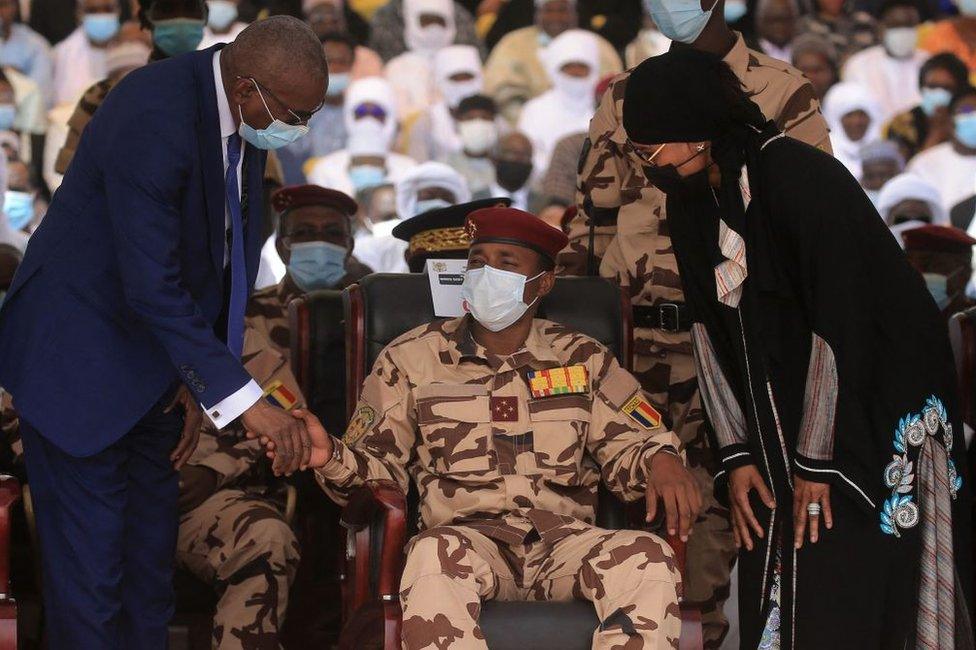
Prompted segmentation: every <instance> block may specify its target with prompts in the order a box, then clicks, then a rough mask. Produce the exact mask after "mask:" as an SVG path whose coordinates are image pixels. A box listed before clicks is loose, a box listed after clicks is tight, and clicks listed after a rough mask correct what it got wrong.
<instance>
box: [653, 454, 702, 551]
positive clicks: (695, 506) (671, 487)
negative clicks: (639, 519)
mask: <svg viewBox="0 0 976 650" xmlns="http://www.w3.org/2000/svg"><path fill="white" fill-rule="evenodd" d="M646 497H647V498H646V501H647V522H648V523H650V522H651V521H653V520H654V517H655V516H656V515H657V500H658V499H659V498H660V499H661V500H662V501H663V502H664V513H665V525H666V527H667V529H668V534H669V535H674V534H676V533H679V534H680V535H681V540H682V541H684V542H686V541H688V533H689V532H691V527H692V525H693V524H694V523H695V519H697V518H698V511H699V510H701V505H702V502H701V493H700V492H699V491H698V484H697V483H696V482H695V479H694V477H693V476H692V475H691V472H689V471H688V469H687V468H686V467H685V466H684V463H682V462H681V459H680V458H678V457H677V456H675V455H674V454H671V453H668V452H666V451H659V452H657V453H656V454H654V456H653V457H652V458H651V468H650V472H649V475H648V477H647V493H646Z"/></svg>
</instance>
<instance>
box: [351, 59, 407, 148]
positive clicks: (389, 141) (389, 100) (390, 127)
mask: <svg viewBox="0 0 976 650" xmlns="http://www.w3.org/2000/svg"><path fill="white" fill-rule="evenodd" d="M367 103H368V104H376V105H377V106H380V107H382V108H383V110H384V111H386V121H385V122H383V124H380V123H379V122H378V121H377V120H375V119H374V118H371V117H367V118H364V119H361V120H357V119H356V107H357V106H361V105H362V104H367ZM342 115H343V120H344V121H345V123H346V133H348V134H349V139H348V144H347V145H346V148H347V149H348V150H349V153H350V154H351V155H353V156H356V155H364V156H370V155H372V156H385V155H386V154H387V153H389V151H390V149H391V148H392V147H393V139H394V137H396V131H397V112H396V99H395V98H394V96H393V87H392V86H390V84H389V83H388V82H387V81H386V79H383V78H382V77H365V78H363V79H359V80H357V81H354V82H352V84H350V86H349V89H348V90H346V99H345V104H344V105H343V107H342Z"/></svg>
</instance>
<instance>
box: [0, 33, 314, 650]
mask: <svg viewBox="0 0 976 650" xmlns="http://www.w3.org/2000/svg"><path fill="white" fill-rule="evenodd" d="M327 85H328V71H327V68H326V62H325V57H324V55H323V50H322V47H321V44H320V43H319V41H318V39H317V38H316V37H315V35H314V33H312V31H311V30H310V29H309V28H308V27H307V26H306V25H305V24H304V23H302V22H300V21H298V20H295V19H293V18H288V17H284V16H278V17H274V18H271V19H268V20H265V21H261V22H259V23H256V24H254V25H252V26H251V27H249V28H248V29H247V30H245V31H244V32H243V33H242V34H241V35H240V36H239V37H238V38H237V40H236V41H235V42H234V43H232V44H230V45H228V46H226V47H224V48H223V49H221V46H217V47H214V48H211V49H208V50H204V51H201V52H195V53H191V54H186V55H183V56H179V57H176V58H174V59H170V60H167V61H161V62H158V63H154V64H151V65H149V66H146V67H145V68H142V69H140V70H137V71H135V72H132V73H130V74H129V75H128V76H127V77H126V78H125V79H124V80H123V81H122V82H121V83H119V85H118V86H116V87H115V88H114V89H113V91H112V92H111V93H110V94H109V96H108V98H107V99H106V100H105V103H104V104H103V105H102V106H101V108H99V110H98V112H97V113H96V114H95V116H94V118H93V119H92V121H91V123H90V124H89V125H88V127H87V128H86V130H85V132H84V135H83V136H82V138H81V142H80V144H79V147H78V151H77V153H76V155H75V158H74V160H73V162H72V163H71V167H70V168H69V169H68V172H67V175H66V176H65V178H64V183H63V184H62V185H61V187H60V189H59V190H58V192H57V194H56V195H55V197H54V200H53V202H52V203H51V207H50V209H49V210H48V213H47V216H46V217H45V219H44V222H43V224H42V225H41V227H40V228H39V229H38V230H37V232H36V233H35V234H34V235H33V238H32V240H31V243H30V246H29V247H28V250H27V254H26V256H25V258H24V261H23V263H22V264H21V266H20V268H19V270H18V272H17V275H16V277H15V278H14V281H13V284H12V285H11V287H10V290H9V291H8V293H7V296H6V300H5V301H4V304H3V309H2V311H0V385H3V386H4V387H5V388H6V389H7V390H8V391H9V392H10V393H11V394H12V395H13V398H14V402H15V403H16V406H17V409H18V413H19V414H20V415H21V418H22V420H21V433H22V435H23V439H24V448H25V458H26V463H27V471H28V476H29V479H30V483H31V487H32V493H33V495H34V500H35V508H36V512H37V522H38V529H39V532H40V538H41V550H42V554H43V558H44V580H45V582H44V596H45V604H46V616H47V632H48V639H49V642H50V647H52V648H55V649H60V648H71V649H72V650H74V649H75V648H85V649H87V648H99V649H100V648H125V649H127V650H129V649H136V648H138V649H144V648H163V647H165V645H166V637H167V632H166V626H167V623H168V622H169V619H170V617H171V615H172V612H173V602H172V601H173V598H172V585H171V579H172V575H171V574H172V565H173V558H174V546H175V538H176V529H177V494H178V489H177V478H176V472H175V470H174V465H175V466H179V465H180V464H181V463H183V462H185V461H186V460H187V459H188V457H189V455H190V454H191V453H192V451H193V448H194V446H195V445H196V436H197V430H198V426H199V424H200V421H201V417H202V416H201V407H202V409H203V411H205V412H206V414H207V416H208V417H209V418H210V419H211V420H212V421H213V422H214V424H215V425H216V426H217V427H218V428H222V427H224V426H226V425H227V424H229V423H230V422H231V421H233V420H236V419H238V418H240V420H241V421H242V422H243V425H244V427H245V428H246V429H247V430H248V431H249V435H254V436H260V437H262V439H267V440H270V441H271V447H272V448H276V449H277V450H278V453H279V454H281V455H282V456H283V458H282V459H281V460H279V459H277V458H276V459H275V463H274V466H273V467H274V470H275V472H276V473H279V474H288V473H291V472H293V471H296V470H298V469H301V468H304V467H305V466H306V465H307V463H308V460H309V455H310V444H309V440H308V434H307V432H306V431H305V429H304V425H303V424H301V423H300V421H299V420H297V419H296V418H294V417H293V416H291V415H290V414H288V413H286V412H284V411H282V410H280V409H277V408H275V407H274V406H272V405H271V404H270V403H269V402H268V401H266V400H265V399H263V395H262V391H261V389H260V387H259V386H258V385H257V384H256V383H255V382H254V381H253V380H251V378H250V377H249V376H248V374H247V373H246V372H245V370H244V368H243V366H242V365H241V361H240V354H241V346H242V344H243V326H244V307H245V303H246V301H247V296H248V292H249V291H248V290H249V288H250V287H251V286H252V285H253V283H254V279H255V276H256V274H257V270H258V259H259V255H260V248H261V245H262V243H263V241H262V238H261V233H262V223H261V220H262V217H263V215H262V214H261V212H262V207H261V206H262V205H263V200H262V196H261V185H262V177H263V172H264V164H265V157H266V153H265V152H264V151H262V150H263V149H271V148H275V147H278V146H282V145H284V144H287V143H289V142H293V141H294V140H296V139H298V138H299V137H301V136H302V135H304V134H305V133H306V132H307V131H308V127H307V124H308V119H309V117H311V115H312V114H313V113H314V112H315V111H316V110H318V109H319V108H320V107H321V105H322V102H323V99H324V97H325V91H326V87H327Z"/></svg>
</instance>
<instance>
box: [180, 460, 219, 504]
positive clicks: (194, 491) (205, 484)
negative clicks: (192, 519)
mask: <svg viewBox="0 0 976 650" xmlns="http://www.w3.org/2000/svg"><path fill="white" fill-rule="evenodd" d="M219 482H220V475H219V474H217V472H216V471H214V470H212V469H210V468H209V467H204V466H203V465H184V466H183V469H181V470H180V501H179V504H180V512H189V511H190V510H193V509H194V508H196V507H197V506H198V505H200V504H201V503H203V502H204V501H206V500H207V499H209V498H210V497H211V496H212V495H213V493H214V492H216V491H217V485H218V483H219Z"/></svg>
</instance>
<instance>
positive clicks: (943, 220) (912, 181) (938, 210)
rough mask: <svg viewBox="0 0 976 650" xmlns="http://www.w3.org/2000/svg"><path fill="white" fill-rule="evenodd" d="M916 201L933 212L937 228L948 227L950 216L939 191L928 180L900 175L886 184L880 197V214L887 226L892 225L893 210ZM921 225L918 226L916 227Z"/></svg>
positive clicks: (909, 175)
mask: <svg viewBox="0 0 976 650" xmlns="http://www.w3.org/2000/svg"><path fill="white" fill-rule="evenodd" d="M909 199H914V200H916V201H924V202H925V203H927V204H928V206H929V209H930V210H932V223H933V224H935V225H937V226H948V225H950V222H949V215H948V214H946V211H945V209H944V208H943V207H942V197H941V196H940V195H939V190H938V188H936V187H935V186H934V185H932V184H931V183H929V182H928V181H926V180H923V179H922V178H920V177H918V176H916V175H915V174H912V173H908V174H899V175H898V176H895V177H894V178H892V179H891V180H890V181H888V182H887V183H885V184H884V187H882V188H881V193H880V194H879V195H878V212H879V213H880V214H881V218H882V219H884V221H885V223H886V224H889V225H890V222H889V220H888V217H889V216H890V214H891V209H892V208H894V207H895V206H896V205H898V204H899V203H901V202H902V201H907V200H909ZM918 225H921V224H916V226H918Z"/></svg>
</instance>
